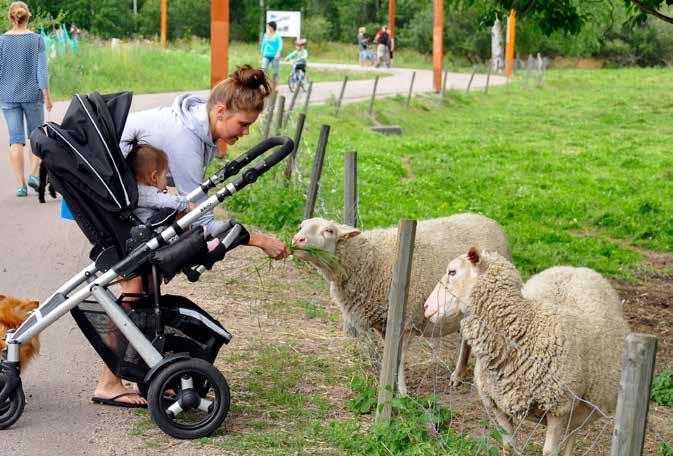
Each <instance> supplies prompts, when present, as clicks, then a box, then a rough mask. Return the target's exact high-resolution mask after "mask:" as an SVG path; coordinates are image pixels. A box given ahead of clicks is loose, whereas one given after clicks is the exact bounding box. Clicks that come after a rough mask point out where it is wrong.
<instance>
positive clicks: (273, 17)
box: [266, 11, 301, 38]
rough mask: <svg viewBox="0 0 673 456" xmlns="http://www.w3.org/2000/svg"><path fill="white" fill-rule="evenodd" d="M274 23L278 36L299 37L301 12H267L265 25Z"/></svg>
mask: <svg viewBox="0 0 673 456" xmlns="http://www.w3.org/2000/svg"><path fill="white" fill-rule="evenodd" d="M271 21H275V22H276V24H277V25H278V28H277V29H276V32H278V34H279V35H280V36H294V37H296V38H300V37H301V12H300V11H267V12H266V23H267V24H268V23H269V22H271Z"/></svg>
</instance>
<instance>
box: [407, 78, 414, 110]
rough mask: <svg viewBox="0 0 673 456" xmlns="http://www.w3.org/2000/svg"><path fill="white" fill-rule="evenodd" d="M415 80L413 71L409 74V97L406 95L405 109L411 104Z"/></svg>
mask: <svg viewBox="0 0 673 456" xmlns="http://www.w3.org/2000/svg"><path fill="white" fill-rule="evenodd" d="M415 79H416V72H415V71H414V72H413V73H411V84H409V95H407V108H408V107H409V103H411V94H412V93H413V91H414V80H415Z"/></svg>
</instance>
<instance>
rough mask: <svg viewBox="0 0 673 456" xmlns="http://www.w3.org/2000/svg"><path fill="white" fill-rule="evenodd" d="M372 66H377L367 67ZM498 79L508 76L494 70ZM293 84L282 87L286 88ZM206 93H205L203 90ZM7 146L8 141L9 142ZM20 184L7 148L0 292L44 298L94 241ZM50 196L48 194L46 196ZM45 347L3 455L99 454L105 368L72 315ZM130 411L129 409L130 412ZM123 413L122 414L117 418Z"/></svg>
mask: <svg viewBox="0 0 673 456" xmlns="http://www.w3.org/2000/svg"><path fill="white" fill-rule="evenodd" d="M312 66H314V67H317V66H320V67H324V68H329V69H333V70H339V69H345V70H358V69H361V68H360V67H358V66H356V65H327V64H320V65H318V64H312ZM366 70H368V71H376V70H372V69H369V68H367V69H366ZM378 71H382V72H385V73H389V74H390V76H387V77H384V78H382V79H381V80H380V81H379V86H378V91H377V92H378V94H380V95H392V94H397V93H403V94H406V93H407V91H408V87H409V81H410V78H411V73H412V71H413V70H409V69H396V68H395V69H386V70H378ZM468 79H469V75H464V74H450V75H449V80H448V82H447V88H452V87H453V88H457V89H464V88H465V87H466V86H467V81H468ZM484 83H485V76H483V75H482V76H477V77H475V81H474V82H473V86H474V87H480V86H483V84H484ZM491 83H493V84H502V83H504V78H502V77H493V78H492V79H491ZM414 88H415V90H414V92H415V93H421V92H429V91H432V73H431V72H430V71H428V70H418V71H417V74H416V83H415V85H414ZM371 89H372V81H352V82H349V83H348V86H347V89H346V95H345V99H346V101H355V100H359V99H363V98H364V99H366V98H368V97H369V96H370V94H371ZM340 90H341V82H323V83H319V84H318V83H316V84H315V85H314V88H313V95H312V101H313V102H316V103H322V102H325V101H327V100H329V99H330V98H331V97H332V96H335V97H336V96H338V94H339V91H340ZM286 92H287V88H286V87H283V88H281V93H283V94H285V93H286ZM199 93H201V94H203V95H207V92H199ZM174 96H175V94H154V95H139V96H136V97H135V99H134V102H133V106H132V110H140V109H147V108H150V107H155V106H160V105H168V104H170V103H171V102H172V100H173V98H174ZM67 106H68V103H67V102H59V103H56V104H55V106H54V110H53V111H52V113H51V114H50V116H49V118H50V120H54V121H56V122H59V121H60V120H61V118H62V116H63V114H64V113H65V110H66V108H67ZM7 138H8V135H7V128H6V124H5V122H4V119H3V120H2V121H0V144H7V142H8V139H7ZM3 148H4V147H3ZM15 190H16V183H15V180H14V177H13V175H12V172H11V169H10V167H9V154H8V152H7V149H4V152H3V153H2V154H0V255H1V257H0V294H5V295H14V296H21V297H30V298H35V299H38V300H43V299H45V298H46V297H48V296H49V295H50V294H51V293H52V292H53V291H55V290H56V289H57V288H58V287H59V286H61V285H62V284H63V283H64V282H65V281H67V280H68V279H69V278H70V277H71V276H73V275H74V274H75V273H76V272H78V271H79V270H81V269H82V268H83V267H84V266H86V265H87V264H88V263H89V261H88V253H89V249H90V246H89V244H88V242H87V241H86V239H85V238H84V235H83V234H81V232H80V231H79V229H78V228H77V226H76V225H75V223H74V222H70V221H65V220H62V219H60V218H59V216H58V211H59V203H58V202H56V201H49V202H48V203H47V204H39V203H38V201H37V197H36V195H35V194H34V193H33V192H32V191H31V192H30V196H29V197H28V198H16V197H15V196H14V191H15ZM47 198H49V197H47ZM41 341H42V352H41V354H40V356H39V357H38V358H37V360H36V361H35V362H34V363H33V364H32V365H31V366H30V367H29V368H28V369H27V370H26V372H25V373H24V376H23V377H24V388H25V391H26V396H27V405H26V410H25V412H24V414H23V416H22V418H21V419H20V420H19V421H18V422H17V423H16V424H15V425H14V426H13V427H12V428H11V429H9V430H5V431H0V454H10V453H9V452H10V451H11V452H14V453H17V454H27V455H42V454H50V455H97V454H105V453H107V452H108V450H109V449H105V448H99V447H98V446H97V445H96V438H95V436H96V434H97V433H101V432H102V433H104V432H114V429H112V430H110V429H107V428H108V427H109V423H110V422H114V421H115V419H119V420H122V419H124V418H123V417H122V414H118V413H117V410H115V409H112V408H105V407H101V406H95V405H92V404H91V402H90V396H91V393H92V392H93V388H94V385H95V382H96V379H97V378H98V375H99V374H100V365H101V364H100V362H99V361H98V358H97V356H96V354H95V352H94V350H93V349H92V348H91V347H90V345H89V344H88V342H86V340H85V339H84V337H83V336H82V334H81V333H80V331H79V329H78V328H77V326H76V324H75V323H74V321H73V320H72V318H71V317H70V316H69V315H68V316H66V317H65V318H61V319H60V320H59V321H58V322H57V323H55V324H54V325H52V326H51V327H50V328H48V329H47V330H46V331H45V332H43V333H42V335H41ZM124 416H127V415H124ZM117 417H118V418H117Z"/></svg>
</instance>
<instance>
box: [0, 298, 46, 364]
mask: <svg viewBox="0 0 673 456" xmlns="http://www.w3.org/2000/svg"><path fill="white" fill-rule="evenodd" d="M38 305H39V303H38V302H37V301H29V300H27V299H17V298H12V297H11V296H3V295H0V351H1V350H4V349H5V342H4V341H5V333H6V332H7V330H8V329H16V328H18V327H19V326H21V323H23V322H24V321H25V320H26V318H28V316H29V315H30V313H31V312H32V311H33V310H35V309H37V306H38ZM39 351H40V339H38V337H37V336H35V337H33V338H32V339H31V340H30V341H29V342H28V343H27V344H25V345H24V346H23V347H21V369H25V368H26V366H27V365H28V361H30V360H31V359H32V358H33V357H34V356H35V355H37V354H38V352H39Z"/></svg>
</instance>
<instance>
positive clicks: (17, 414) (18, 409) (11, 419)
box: [0, 374, 26, 429]
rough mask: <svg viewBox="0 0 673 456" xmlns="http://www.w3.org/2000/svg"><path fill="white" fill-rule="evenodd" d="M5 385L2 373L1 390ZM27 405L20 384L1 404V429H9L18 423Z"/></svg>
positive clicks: (0, 377) (0, 378) (0, 375)
mask: <svg viewBox="0 0 673 456" xmlns="http://www.w3.org/2000/svg"><path fill="white" fill-rule="evenodd" d="M4 386H5V376H4V375H2V374H0V390H2V388H3V387H4ZM25 406H26V396H25V395H24V393H23V387H22V386H21V385H19V386H18V387H17V388H16V389H15V390H14V392H12V394H10V395H9V397H8V398H7V399H6V400H5V401H4V402H3V403H2V404H0V429H7V428H8V427H10V426H11V425H12V424H14V423H16V422H17V420H18V419H19V418H21V415H22V414H23V408H24V407H25Z"/></svg>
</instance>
